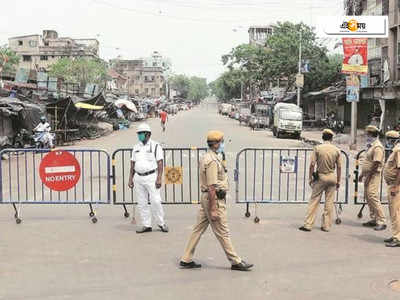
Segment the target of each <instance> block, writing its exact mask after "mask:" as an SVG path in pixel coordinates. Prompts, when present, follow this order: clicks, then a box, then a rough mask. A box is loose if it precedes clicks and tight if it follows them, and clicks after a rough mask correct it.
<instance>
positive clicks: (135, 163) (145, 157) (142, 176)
mask: <svg viewBox="0 0 400 300" xmlns="http://www.w3.org/2000/svg"><path fill="white" fill-rule="evenodd" d="M136 132H137V136H138V139H139V143H138V144H136V145H135V146H134V147H133V150H132V158H131V170H130V174H129V181H128V186H129V187H130V188H131V189H132V188H133V187H135V188H136V197H137V202H138V205H137V208H138V211H139V216H140V219H141V224H142V226H141V227H139V228H138V229H137V230H136V232H137V233H145V232H150V231H152V220H151V215H152V212H153V216H154V218H155V222H156V224H157V225H158V227H159V228H160V229H161V231H162V232H168V226H167V225H166V224H165V221H164V210H163V207H162V205H161V194H160V189H161V184H162V174H163V170H164V169H163V161H164V153H163V149H162V148H161V146H160V144H159V143H157V142H155V141H153V140H151V139H150V137H151V128H150V126H149V125H147V124H145V123H143V124H140V125H139V126H138V127H137V129H136ZM148 197H149V198H148ZM149 200H150V203H151V210H150V205H149V204H148V201H149Z"/></svg>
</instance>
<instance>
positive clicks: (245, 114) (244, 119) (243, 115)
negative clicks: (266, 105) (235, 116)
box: [239, 108, 251, 125]
mask: <svg viewBox="0 0 400 300" xmlns="http://www.w3.org/2000/svg"><path fill="white" fill-rule="evenodd" d="M239 114H240V116H239V122H240V125H242V123H243V124H245V125H247V124H248V122H249V119H250V116H251V113H250V109H249V108H241V109H240V112H239Z"/></svg>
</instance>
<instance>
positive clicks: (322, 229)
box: [321, 227, 329, 232]
mask: <svg viewBox="0 0 400 300" xmlns="http://www.w3.org/2000/svg"><path fill="white" fill-rule="evenodd" d="M321 231H323V232H329V230H328V229H326V228H324V227H321Z"/></svg>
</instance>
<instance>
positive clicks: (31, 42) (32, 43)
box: [29, 41, 37, 48]
mask: <svg viewBox="0 0 400 300" xmlns="http://www.w3.org/2000/svg"><path fill="white" fill-rule="evenodd" d="M29 46H30V47H32V48H33V47H36V46H37V42H36V41H29Z"/></svg>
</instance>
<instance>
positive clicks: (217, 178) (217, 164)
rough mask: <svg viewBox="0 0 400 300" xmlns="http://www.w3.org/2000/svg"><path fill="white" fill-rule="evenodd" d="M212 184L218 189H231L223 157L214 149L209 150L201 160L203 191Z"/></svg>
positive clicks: (201, 186)
mask: <svg viewBox="0 0 400 300" xmlns="http://www.w3.org/2000/svg"><path fill="white" fill-rule="evenodd" d="M210 185H215V187H216V189H217V190H224V191H227V190H228V189H229V184H228V177H227V176H226V172H225V168H224V166H223V163H222V160H221V158H220V157H219V156H218V155H217V153H215V152H214V151H211V150H209V151H208V152H207V153H206V154H204V156H203V157H202V158H201V160H200V188H201V190H202V191H203V192H205V191H207V190H208V187H209V186H210Z"/></svg>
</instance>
